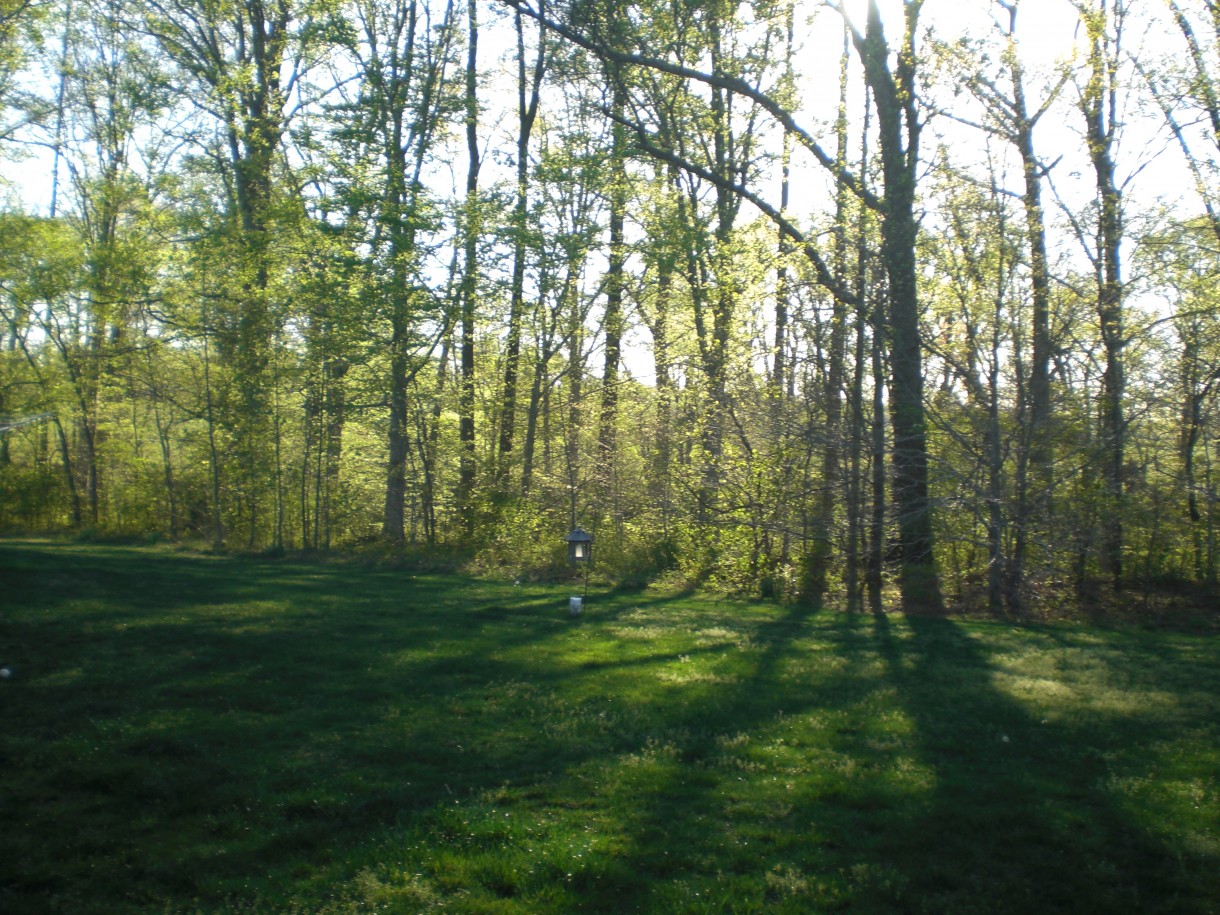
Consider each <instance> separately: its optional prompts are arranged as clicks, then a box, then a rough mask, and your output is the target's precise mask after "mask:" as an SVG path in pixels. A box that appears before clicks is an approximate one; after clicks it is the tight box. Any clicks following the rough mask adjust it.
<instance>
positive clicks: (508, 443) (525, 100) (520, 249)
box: [497, 10, 546, 488]
mask: <svg viewBox="0 0 1220 915" xmlns="http://www.w3.org/2000/svg"><path fill="white" fill-rule="evenodd" d="M514 23H515V25H516V30H517V188H516V193H517V197H516V202H515V204H514V207H513V274H512V289H511V292H510V304H509V311H508V339H507V340H506V341H505V345H504V388H503V391H504V393H503V394H502V396H501V407H500V453H499V459H498V461H497V477H498V480H497V483H498V484H499V485H500V486H501V488H504V487H505V484H506V483H507V476H508V472H509V468H508V461H509V458H510V456H511V454H512V450H513V437H514V433H515V431H516V424H517V374H518V371H519V364H520V361H521V322H522V320H523V315H524V312H525V267H526V263H525V261H526V252H527V246H526V238H527V231H526V229H527V220H526V217H527V214H528V206H529V147H530V134H531V132H532V131H533V128H534V121H535V119H536V117H537V115H538V102H539V90H540V88H541V86H542V77H543V72H544V66H543V64H544V61H545V56H546V40H545V32H543V31H542V30H541V29H539V33H538V50H537V57H536V59H535V61H534V66H533V72H532V73H531V74H529V75H528V78H527V74H526V65H525V26H524V19H523V17H522V14H521V11H520V10H518V11H517V12H516V14H515V17H514Z"/></svg>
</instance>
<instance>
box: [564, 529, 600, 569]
mask: <svg viewBox="0 0 1220 915" xmlns="http://www.w3.org/2000/svg"><path fill="white" fill-rule="evenodd" d="M563 539H564V540H566V541H567V542H568V559H569V560H570V561H571V562H573V563H582V562H588V561H589V557H590V556H591V555H592V554H593V535H592V534H588V533H586V532H585V531H582V530H581V529H580V528H576V530H574V531H572V533H570V534H568V535H567V536H566V537H564V538H563Z"/></svg>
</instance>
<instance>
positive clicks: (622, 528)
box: [0, 0, 1220, 614]
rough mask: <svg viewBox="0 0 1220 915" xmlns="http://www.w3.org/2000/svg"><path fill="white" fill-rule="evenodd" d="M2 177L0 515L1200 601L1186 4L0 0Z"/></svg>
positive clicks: (1208, 29)
mask: <svg viewBox="0 0 1220 915" xmlns="http://www.w3.org/2000/svg"><path fill="white" fill-rule="evenodd" d="M0 171H2V172H3V176H4V177H3V179H2V183H0V533H8V534H48V535H56V536H64V535H70V536H75V537H79V538H83V539H92V538H136V539H146V540H165V541H173V542H180V543H184V544H193V545H197V546H200V547H204V548H210V549H217V550H227V551H234V552H250V553H258V554H267V555H277V554H281V553H285V552H289V551H291V552H300V551H309V552H317V553H328V552H343V551H360V550H367V551H372V552H374V553H376V554H377V555H382V554H384V555H389V556H402V557H414V558H418V559H419V561H421V562H438V563H440V562H450V563H460V564H462V565H463V566H465V567H467V568H470V569H475V570H500V571H506V572H508V573H509V574H511V575H513V576H518V577H529V578H540V577H548V576H556V575H562V574H565V572H566V568H567V561H566V554H565V548H564V542H563V536H564V535H565V534H566V533H567V532H568V531H569V530H571V529H572V528H574V527H581V528H584V529H585V530H588V531H589V532H591V533H592V534H593V536H594V538H595V544H594V550H593V552H594V560H595V565H594V574H596V575H599V576H604V577H605V578H606V579H607V580H611V581H618V582H648V581H652V580H656V579H659V578H666V579H672V580H674V581H681V582H687V583H694V584H699V585H703V586H708V587H712V588H715V589H719V590H721V591H723V592H728V593H733V594H738V595H744V596H755V597H764V598H777V599H782V600H787V601H800V602H805V603H807V604H810V605H819V604H823V603H828V602H833V603H835V604H836V605H840V606H844V607H846V608H848V609H864V608H872V609H874V610H877V609H881V608H883V607H890V606H895V605H901V606H903V607H905V608H907V609H910V610H916V611H917V610H929V611H933V612H935V611H938V610H941V609H943V608H946V607H952V606H960V605H963V604H970V605H972V606H974V607H975V608H977V609H979V610H981V611H986V612H992V613H1011V614H1025V613H1032V612H1040V611H1041V610H1044V609H1045V608H1046V607H1048V606H1055V605H1058V604H1061V603H1069V602H1072V601H1077V600H1081V599H1093V598H1095V597H1096V596H1098V595H1112V594H1123V593H1132V592H1140V593H1144V594H1148V593H1150V591H1151V590H1153V589H1160V590H1164V589H1168V590H1170V591H1174V592H1189V593H1192V594H1197V595H1200V597H1201V599H1204V600H1209V599H1214V595H1215V587H1216V580H1217V571H1218V568H1220V544H1218V542H1217V524H1218V522H1220V517H1218V514H1220V504H1218V500H1220V496H1218V494H1217V493H1218V488H1220V468H1216V467H1214V464H1215V462H1216V461H1217V460H1220V417H1218V416H1217V395H1218V393H1220V392H1218V390H1217V387H1218V382H1220V313H1218V312H1217V307H1216V300H1215V296H1216V295H1217V293H1216V292H1215V277H1216V274H1217V272H1218V271H1220V183H1218V182H1217V177H1218V173H1220V4H1218V3H1216V2H1215V0H1146V2H1142V3H1141V2H1135V0H972V2H968V3H962V2H958V3H948V2H944V0H928V2H926V3H925V2H924V0H741V2H736V0H734V2H730V0H638V2H630V3H626V2H613V0H466V2H464V3H459V2H455V0H123V2H120V0H0Z"/></svg>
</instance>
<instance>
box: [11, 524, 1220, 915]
mask: <svg viewBox="0 0 1220 915" xmlns="http://www.w3.org/2000/svg"><path fill="white" fill-rule="evenodd" d="M567 594H568V591H567V589H566V588H556V587H551V586H532V585H521V586H514V585H513V584H512V583H491V582H486V581H476V580H469V579H462V578H457V577H451V576H433V575H425V574H415V573H410V572H404V571H380V570H371V569H367V568H357V567H353V566H341V565H308V564H296V563H291V562H259V561H253V560H235V559H220V558H210V557H203V556H191V555H185V554H174V553H169V552H158V551H153V550H142V549H136V548H130V549H128V548H117V547H98V546H64V545H51V544H44V543H31V542H5V543H0V608H2V609H0V659H2V660H4V661H6V662H7V663H8V664H10V665H11V668H12V671H13V674H12V676H10V677H8V678H7V679H3V680H0V911H2V912H5V913H24V912H29V913H46V912H70V913H89V912H98V913H118V912H127V911H137V912H169V913H175V912H183V913H186V912H192V913H193V912H372V911H389V912H419V911H432V910H444V911H456V912H506V913H509V912H514V913H547V912H555V913H568V912H597V911H600V912H616V913H618V912H734V913H738V912H793V913H814V912H829V911H844V912H864V913H885V912H929V913H952V912H960V913H966V912H986V913H999V912H1013V913H1029V912H1039V913H1047V912H1065V913H1066V912H1072V913H1078V912H1097V913H1108V915H1112V913H1116V912H1131V913H1136V912H1138V913H1141V915H1146V913H1156V912H1161V913H1178V912H1186V913H1191V912H1197V913H1205V912H1212V913H1214V912H1220V701H1218V699H1220V652H1218V651H1217V644H1216V641H1215V639H1214V637H1206V636H1188V635H1175V634H1168V633H1147V632H1136V631H1131V630H1124V631H1105V630H1101V629H1083V628H1054V627H1040V628H1038V627H1035V628H1013V627H1011V626H1005V625H1000V624H992V623H962V622H957V621H944V620H919V619H906V618H902V617H898V616H891V617H888V618H874V617H871V616H863V617H849V616H846V615H843V614H831V613H825V614H819V615H812V616H802V615H801V614H800V613H799V612H797V611H794V610H793V609H791V608H784V607H777V606H773V605H742V604H732V603H727V602H722V601H717V600H711V599H703V598H700V597H697V596H690V595H684V596H675V595H666V594H658V593H652V592H648V591H644V592H633V593H611V594H593V595H590V600H589V605H588V610H587V613H586V615H585V616H583V617H582V618H580V619H576V620H573V619H570V618H568V616H567V614H566V598H567Z"/></svg>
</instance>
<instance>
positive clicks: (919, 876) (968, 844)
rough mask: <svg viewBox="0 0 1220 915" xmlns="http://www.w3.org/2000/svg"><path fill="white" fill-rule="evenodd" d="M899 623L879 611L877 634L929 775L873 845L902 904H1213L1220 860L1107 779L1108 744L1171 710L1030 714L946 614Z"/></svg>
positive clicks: (1156, 723)
mask: <svg viewBox="0 0 1220 915" xmlns="http://www.w3.org/2000/svg"><path fill="white" fill-rule="evenodd" d="M902 625H903V626H904V627H905V629H906V630H907V633H908V635H907V637H906V638H905V639H900V638H899V637H898V636H897V635H896V634H895V632H894V631H893V627H892V625H891V624H890V623H889V622H888V621H887V620H886V619H885V618H884V617H880V618H877V619H876V620H875V623H874V627H875V634H876V639H877V643H878V645H879V647H880V650H881V653H882V655H883V656H884V658H885V662H886V664H887V666H888V668H889V671H890V676H891V678H892V681H893V683H894V685H895V687H896V688H897V691H898V694H899V696H900V697H901V704H902V708H903V709H904V710H905V712H906V714H907V715H908V716H909V718H910V720H911V723H912V725H913V727H914V734H915V740H916V743H917V746H918V753H919V756H920V758H921V760H922V762H923V764H924V765H926V766H927V767H929V768H930V770H931V773H932V775H933V778H934V788H933V790H932V792H931V794H930V796H929V797H928V798H927V799H926V800H925V801H924V802H923V803H921V804H920V805H918V807H917V809H908V810H905V811H901V814H902V815H896V816H894V817H893V820H892V823H893V829H892V831H891V833H890V836H889V839H888V841H887V843H886V847H885V848H883V849H880V851H881V853H882V857H885V858H887V859H889V861H890V862H891V864H892V866H894V867H896V868H897V869H899V870H900V871H901V872H902V873H903V875H904V878H905V882H906V885H907V890H906V892H905V893H904V897H903V898H904V908H905V907H908V906H909V908H910V910H913V911H928V912H950V911H976V910H983V908H984V907H985V908H986V910H987V911H991V912H1014V913H1018V912H1030V911H1038V912H1064V913H1068V912H1070V913H1084V912H1097V913H1114V912H1132V913H1135V912H1139V913H1148V912H1194V911H1197V912H1204V911H1208V910H1209V907H1210V905H1211V903H1210V902H1208V901H1207V900H1208V899H1210V900H1211V901H1212V902H1214V900H1215V890H1216V879H1215V877H1214V876H1210V877H1209V876H1207V875H1214V874H1215V873H1216V871H1217V867H1218V865H1220V861H1217V859H1216V857H1215V855H1214V854H1207V853H1199V854H1196V855H1194V856H1189V855H1185V856H1184V855H1183V852H1182V849H1181V848H1177V849H1174V848H1171V847H1170V846H1169V845H1168V844H1167V843H1166V841H1165V840H1164V838H1163V837H1160V836H1157V835H1155V834H1154V833H1153V832H1152V831H1150V829H1149V828H1148V824H1145V823H1141V822H1139V821H1138V820H1137V819H1136V818H1135V817H1134V816H1133V814H1132V812H1131V811H1129V810H1127V809H1124V804H1123V801H1122V799H1121V798H1120V797H1118V796H1117V795H1116V793H1115V791H1114V780H1115V777H1116V776H1122V775H1125V774H1128V773H1124V772H1122V771H1121V763H1119V762H1117V761H1116V755H1121V752H1122V750H1123V749H1124V747H1126V746H1129V745H1130V743H1131V742H1132V741H1142V742H1144V743H1145V744H1151V743H1156V742H1158V741H1161V740H1165V739H1168V738H1171V737H1173V736H1174V735H1173V733H1172V731H1171V729H1172V728H1173V724H1172V723H1171V722H1169V721H1167V720H1165V719H1164V718H1163V717H1161V716H1160V715H1158V714H1155V713H1149V714H1140V713H1138V712H1131V711H1129V710H1128V711H1123V712H1107V711H1106V710H1104V709H1088V708H1085V709H1083V710H1082V711H1080V712H1079V713H1078V714H1073V715H1067V716H1062V720H1052V719H1049V718H1038V717H1036V715H1035V714H1033V710H1032V708H1031V706H1030V705H1028V704H1026V703H1023V702H1021V701H1019V700H1018V699H1017V698H1015V697H1014V695H1013V693H1012V692H1010V691H1009V690H1007V689H1005V688H1003V687H1002V686H1001V685H1000V684H1001V683H1004V682H1006V680H1005V678H1006V677H1008V676H1009V672H1007V671H1005V670H1003V665H1002V663H999V662H997V660H996V659H995V658H993V657H992V656H991V653H990V652H989V650H988V648H986V647H984V644H983V642H982V641H981V640H980V639H978V638H975V637H972V636H971V634H969V633H968V632H967V631H965V630H964V629H963V628H962V627H960V626H959V625H958V624H956V623H954V622H953V621H950V620H945V619H936V618H925V617H918V616H915V617H908V618H906V619H905V620H904V621H903V623H902ZM991 651H992V652H993V651H994V648H992V649H991ZM1107 673H1109V672H1108V671H1107ZM1119 673H1120V675H1121V672H1119ZM1010 680H1011V681H1012V682H1016V683H1017V684H1018V685H1019V683H1020V678H1019V677H1016V678H1010ZM1150 712H1151V710H1150ZM1139 774H1140V775H1141V776H1142V777H1145V778H1147V777H1150V776H1154V775H1155V773H1153V772H1147V771H1144V772H1140V773H1139ZM896 813H897V811H896ZM1205 883H1209V884H1210V892H1205V893H1202V894H1201V893H1200V892H1199V890H1200V889H1201V888H1202V887H1203V886H1204V884H1205Z"/></svg>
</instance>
